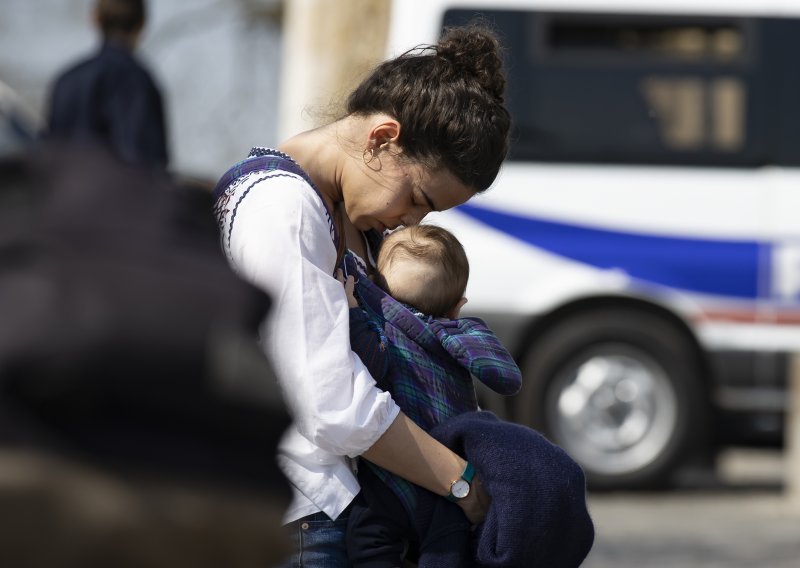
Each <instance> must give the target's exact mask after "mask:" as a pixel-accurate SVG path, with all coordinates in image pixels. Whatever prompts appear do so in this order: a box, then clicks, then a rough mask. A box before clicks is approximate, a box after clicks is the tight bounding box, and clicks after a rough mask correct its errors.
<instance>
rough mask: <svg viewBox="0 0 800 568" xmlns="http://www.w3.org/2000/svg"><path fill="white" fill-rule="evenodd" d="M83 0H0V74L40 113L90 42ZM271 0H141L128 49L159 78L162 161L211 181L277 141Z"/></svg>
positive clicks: (274, 7) (276, 20) (277, 11)
mask: <svg viewBox="0 0 800 568" xmlns="http://www.w3.org/2000/svg"><path fill="white" fill-rule="evenodd" d="M92 5H93V0H34V1H31V0H0V6H2V8H1V9H0V81H2V82H4V83H6V84H7V85H8V86H10V87H11V88H12V89H14V90H15V91H17V92H18V93H19V94H20V95H21V96H22V98H23V99H24V101H25V102H26V103H27V104H28V105H29V106H30V107H31V109H32V111H33V112H34V113H36V114H37V115H39V116H40V117H43V116H44V112H45V104H46V98H47V93H48V91H49V88H50V84H51V81H52V80H53V78H54V77H55V75H56V74H57V73H58V72H59V71H60V70H61V69H63V68H64V67H65V66H67V65H70V64H72V63H73V62H75V61H76V60H77V59H78V58H81V57H83V56H84V55H87V54H89V53H90V52H91V51H92V50H94V49H96V47H97V45H98V42H99V36H98V34H97V32H96V31H95V29H94V28H93V26H92V23H91V7H92ZM282 8H283V3H282V2H280V0H193V1H192V2H186V1H185V0H150V1H149V3H148V9H149V21H148V25H147V27H146V28H145V31H144V34H143V36H142V40H141V43H140V46H139V49H138V55H139V57H140V58H141V59H142V60H143V61H144V62H145V63H146V64H147V65H148V66H149V67H150V69H151V70H152V72H153V74H154V75H155V77H156V79H157V81H158V82H159V84H160V85H161V88H162V92H163V95H164V102H165V107H166V113H167V122H168V128H169V142H170V151H171V164H170V167H171V170H172V171H174V172H175V173H177V174H180V175H184V176H192V177H199V178H207V179H211V180H216V179H217V177H218V176H219V174H220V173H221V172H222V171H224V169H225V168H226V167H228V166H229V165H230V164H231V163H233V162H235V161H236V160H238V159H241V158H242V157H243V156H245V155H246V154H247V151H248V150H249V149H250V147H251V146H254V145H274V144H277V142H278V139H277V124H278V110H277V109H278V92H279V91H278V83H279V74H280V61H281V39H282V33H281V17H282Z"/></svg>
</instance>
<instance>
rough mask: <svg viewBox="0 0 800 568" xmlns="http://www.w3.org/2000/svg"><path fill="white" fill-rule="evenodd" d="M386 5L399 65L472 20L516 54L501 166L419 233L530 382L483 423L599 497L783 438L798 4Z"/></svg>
mask: <svg viewBox="0 0 800 568" xmlns="http://www.w3.org/2000/svg"><path fill="white" fill-rule="evenodd" d="M392 10H393V13H392V18H391V25H390V34H389V51H390V55H395V54H397V53H399V52H401V51H404V50H405V49H407V48H409V47H412V46H414V45H418V44H421V43H433V42H435V41H436V39H437V38H438V36H439V34H440V33H441V30H442V29H443V27H444V26H447V25H451V24H458V23H463V22H467V21H470V20H472V19H473V18H474V17H475V16H476V15H480V16H482V17H483V19H484V20H485V21H487V22H489V23H490V24H491V25H492V26H494V28H495V29H496V30H497V31H498V33H499V34H500V36H501V40H502V42H503V44H504V46H505V47H506V48H507V59H506V64H507V70H508V73H509V77H508V78H509V82H508V94H507V101H508V104H509V108H510V111H511V115H512V120H513V121H514V130H513V137H512V148H511V153H510V156H509V159H508V161H507V162H506V164H505V165H504V166H503V169H502V170H501V172H500V175H499V177H498V179H497V181H496V183H495V185H494V186H493V187H492V188H491V189H489V190H488V192H486V194H485V195H481V196H479V197H477V198H475V199H472V200H471V201H470V202H469V203H468V204H466V205H464V206H461V207H459V208H457V209H455V210H453V211H449V212H445V213H441V214H437V215H435V216H433V217H432V218H431V221H432V222H435V223H437V224H441V225H444V226H446V227H448V228H450V229H451V230H453V231H454V232H455V233H456V234H457V236H458V237H459V238H460V239H461V240H462V242H463V243H464V246H465V248H466V250H467V254H468V255H469V258H470V264H471V279H470V284H469V287H468V290H467V296H468V298H469V303H468V304H467V306H466V307H465V313H469V314H472V315H479V316H481V317H483V318H485V319H486V320H487V321H488V322H489V324H490V325H491V326H492V328H493V329H495V331H496V332H497V333H498V335H499V336H500V337H501V338H502V339H503V340H504V342H505V343H506V345H507V346H508V347H509V349H510V350H511V351H512V353H513V354H514V355H515V357H517V360H518V362H519V364H520V367H521V368H522V371H523V375H524V381H523V389H522V391H521V393H520V394H519V395H517V396H516V397H513V398H510V399H500V398H494V397H492V396H490V395H489V393H482V396H483V398H482V404H483V405H484V407H485V408H487V409H489V410H492V411H494V412H496V413H498V414H500V415H502V416H504V417H506V418H508V419H511V420H514V421H518V422H521V423H524V424H528V425H531V426H533V427H535V428H537V429H539V430H540V431H542V432H543V433H545V434H546V435H547V436H548V437H550V438H551V439H552V440H553V441H555V442H556V443H558V444H559V445H561V446H562V447H564V448H565V449H566V450H567V451H568V452H569V453H570V454H571V455H572V456H573V457H574V458H575V459H576V460H577V461H578V462H579V463H581V465H582V466H583V467H584V470H585V471H586V474H587V478H588V480H589V483H590V486H592V487H594V488H622V487H637V486H638V487H643V486H654V485H657V484H661V483H663V482H665V481H669V480H670V479H672V478H673V474H674V473H675V472H676V471H678V469H679V467H680V466H682V465H683V464H685V463H686V462H687V460H694V459H706V460H708V459H709V458H712V457H713V456H714V453H715V450H716V449H717V448H719V447H722V446H723V445H726V444H780V443H781V441H782V424H783V416H784V413H785V410H786V400H787V398H786V396H785V388H786V384H787V381H786V375H787V360H788V356H789V355H790V354H791V353H792V351H793V350H795V349H798V348H800V168H799V166H800V66H798V64H797V63H796V60H795V57H796V56H797V54H798V53H800V2H797V1H796V0H785V1H779V0H773V1H769V0H737V1H736V2H730V1H721V0H669V1H667V0H663V1H662V0H658V1H655V0H653V1H645V0H638V1H633V0H541V1H522V0H519V1H512V0H496V1H488V0H484V1H482V2H480V1H475V0H461V1H447V0H424V1H410V0H397V1H395V2H393V8H392ZM709 463H710V462H709Z"/></svg>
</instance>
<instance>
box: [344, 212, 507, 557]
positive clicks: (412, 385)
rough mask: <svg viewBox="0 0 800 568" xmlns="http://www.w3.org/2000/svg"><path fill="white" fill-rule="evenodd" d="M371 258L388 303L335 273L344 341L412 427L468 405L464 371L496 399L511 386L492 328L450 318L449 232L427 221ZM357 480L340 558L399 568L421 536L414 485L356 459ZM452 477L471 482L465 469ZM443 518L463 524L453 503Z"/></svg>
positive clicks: (459, 299) (456, 273) (454, 262)
mask: <svg viewBox="0 0 800 568" xmlns="http://www.w3.org/2000/svg"><path fill="white" fill-rule="evenodd" d="M376 264H377V267H376V268H377V273H376V275H375V284H376V285H377V286H379V287H380V288H381V289H382V290H383V292H385V293H386V294H389V295H390V296H391V297H392V298H394V300H396V302H388V303H387V302H386V301H385V299H381V298H379V295H382V294H383V292H380V291H379V290H375V286H374V285H372V283H369V282H367V283H364V282H359V283H358V284H356V283H355V281H354V279H353V277H352V276H348V277H347V278H346V279H345V278H344V277H343V276H342V275H341V274H340V275H339V278H340V280H341V281H342V282H343V283H344V286H345V290H346V293H347V296H348V301H349V305H350V308H351V309H350V340H351V346H352V348H353V351H355V352H356V353H357V354H358V355H359V357H360V358H361V359H362V361H363V362H364V364H365V365H366V366H367V367H368V368H369V370H370V372H371V373H372V375H373V377H374V378H375V380H376V381H377V383H378V386H380V387H381V388H383V389H384V390H386V391H388V392H390V393H391V394H392V398H393V399H394V400H395V402H396V403H397V404H398V405H399V406H400V408H401V409H402V410H403V412H405V413H406V414H407V415H408V416H409V417H410V418H411V419H412V420H414V421H415V422H416V423H417V424H419V426H420V427H422V428H423V429H425V430H430V429H431V428H433V427H434V426H436V425H437V424H439V423H441V422H443V421H445V420H446V419H448V418H450V417H453V416H456V415H459V414H462V413H464V412H469V411H475V410H477V409H478V402H477V396H476V393H475V387H474V385H473V382H472V379H473V377H475V378H477V379H478V380H480V381H481V382H483V383H484V384H486V385H487V386H489V387H490V388H492V389H493V390H495V391H497V392H499V393H501V394H504V395H511V394H515V393H516V392H517V391H518V390H519V389H520V387H521V384H522V379H521V374H520V370H519V367H518V366H517V365H516V363H515V362H514V360H513V358H512V357H511V355H510V354H509V353H508V351H507V350H506V349H505V348H504V347H503V345H502V344H501V343H500V341H499V340H498V339H497V337H496V336H495V335H494V333H492V331H491V330H490V329H489V328H488V327H487V326H486V324H485V323H484V322H483V321H482V320H480V319H479V318H459V314H460V311H461V308H462V307H463V306H464V304H465V303H466V301H467V299H466V297H465V295H464V294H465V292H466V288H467V281H468V279H469V262H468V260H467V255H466V253H465V252H464V248H463V246H462V245H461V243H460V242H459V241H458V239H456V238H455V236H454V235H453V234H452V233H450V232H449V231H447V230H445V229H443V228H441V227H438V226H435V225H414V226H408V227H404V228H401V229H398V230H396V231H394V232H392V233H391V234H389V235H388V236H387V237H386V238H385V239H384V241H383V243H382V244H381V248H380V251H379V254H378V258H377V263H376ZM375 298H379V299H378V300H377V301H376V300H375ZM359 299H360V301H359ZM370 300H371V301H370ZM358 477H359V483H360V484H361V488H362V490H361V493H360V494H359V496H358V497H357V498H356V500H355V501H354V503H353V506H352V510H351V513H350V518H349V524H348V538H347V542H348V554H349V556H350V562H351V564H352V565H353V566H366V565H371V566H373V565H384V564H385V565H387V566H399V565H401V563H402V559H403V557H404V556H405V554H406V551H407V550H408V549H409V546H410V547H412V548H413V547H415V546H418V544H419V543H420V542H421V541H422V540H425V536H426V535H423V534H419V531H418V530H417V529H418V527H416V525H415V519H414V512H415V507H416V501H415V499H416V498H415V494H416V493H415V492H416V488H415V487H414V486H413V485H411V484H410V483H408V482H406V481H404V480H402V479H400V478H398V477H396V476H394V475H392V474H390V473H389V472H387V471H385V470H382V469H380V468H378V467H377V466H374V465H373V464H371V463H369V462H366V461H362V462H361V467H360V468H359V472H358ZM462 478H463V479H464V480H466V481H467V482H468V483H469V482H470V481H471V466H470V465H468V466H467V470H466V471H465V473H464V475H463V476H462ZM458 481H459V480H456V481H454V486H455V483H456V482H458ZM387 486H388V487H389V488H391V489H388V488H387ZM448 498H450V499H451V500H455V499H457V498H458V495H456V494H453V495H451V496H448ZM447 515H448V516H450V515H453V516H452V517H451V518H450V519H449V520H452V519H455V522H456V523H464V527H463V528H464V530H468V529H469V526H468V525H467V524H466V518H465V517H463V514H462V513H461V511H460V510H458V508H457V507H451V508H450V510H448V511H447ZM376 562H377V564H376Z"/></svg>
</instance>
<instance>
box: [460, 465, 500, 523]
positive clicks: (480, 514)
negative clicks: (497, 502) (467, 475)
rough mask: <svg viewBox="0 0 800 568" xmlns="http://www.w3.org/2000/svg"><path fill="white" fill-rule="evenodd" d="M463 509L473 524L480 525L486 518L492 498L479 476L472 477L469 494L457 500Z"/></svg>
mask: <svg viewBox="0 0 800 568" xmlns="http://www.w3.org/2000/svg"><path fill="white" fill-rule="evenodd" d="M457 503H458V505H459V507H461V510H462V511H464V514H465V515H466V516H467V519H469V522H470V523H472V524H473V525H478V524H480V523H482V522H483V520H484V519H485V518H486V513H488V512H489V505H491V503H492V498H491V497H490V496H489V494H488V493H486V490H485V489H484V488H483V485H482V484H481V480H480V479H478V476H477V475H476V476H475V477H473V478H472V483H471V484H470V490H469V495H467V496H466V497H464V498H463V499H460V500H459V501H457Z"/></svg>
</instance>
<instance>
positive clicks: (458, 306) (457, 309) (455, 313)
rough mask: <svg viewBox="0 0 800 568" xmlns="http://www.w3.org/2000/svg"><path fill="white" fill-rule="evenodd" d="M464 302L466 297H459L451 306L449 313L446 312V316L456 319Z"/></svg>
mask: <svg viewBox="0 0 800 568" xmlns="http://www.w3.org/2000/svg"><path fill="white" fill-rule="evenodd" d="M466 303H467V299H466V298H461V299H460V300H459V301H458V303H457V304H456V305H455V306H453V309H452V310H450V313H449V314H447V317H449V318H450V319H458V316H459V314H460V313H461V308H463V307H464V304H466Z"/></svg>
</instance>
